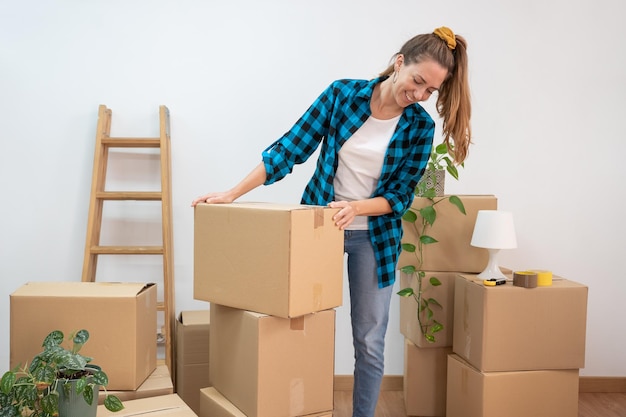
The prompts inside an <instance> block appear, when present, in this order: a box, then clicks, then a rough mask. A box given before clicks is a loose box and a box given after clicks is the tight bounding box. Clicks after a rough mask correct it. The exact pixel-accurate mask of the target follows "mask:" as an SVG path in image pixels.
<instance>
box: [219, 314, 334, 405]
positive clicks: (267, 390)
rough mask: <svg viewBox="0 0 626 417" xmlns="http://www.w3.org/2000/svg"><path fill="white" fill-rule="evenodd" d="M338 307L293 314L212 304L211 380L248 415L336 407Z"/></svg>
mask: <svg viewBox="0 0 626 417" xmlns="http://www.w3.org/2000/svg"><path fill="white" fill-rule="evenodd" d="M334 342H335V310H332V309H331V310H324V311H320V312H317V313H312V314H307V315H305V316H300V317H297V318H292V319H285V318H281V317H275V316H269V315H265V314H259V313H255V312H251V311H246V310H240V309H236V308H231V307H226V306H221V305H218V304H211V340H210V345H211V349H210V380H211V385H212V386H213V387H215V388H216V389H217V390H218V391H219V392H220V393H222V395H224V396H225V397H226V398H228V400H229V401H230V402H232V403H233V404H234V405H235V406H236V407H237V408H238V409H240V410H241V411H242V412H243V413H244V414H245V415H246V416H247V417H294V416H302V415H307V414H312V413H317V412H323V411H326V410H332V409H333V395H334V390H333V382H334V354H335V343H334Z"/></svg>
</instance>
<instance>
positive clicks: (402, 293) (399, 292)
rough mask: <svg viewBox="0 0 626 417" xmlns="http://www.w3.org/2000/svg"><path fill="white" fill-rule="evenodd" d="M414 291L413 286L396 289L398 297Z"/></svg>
mask: <svg viewBox="0 0 626 417" xmlns="http://www.w3.org/2000/svg"><path fill="white" fill-rule="evenodd" d="M414 293H415V292H414V291H413V288H405V289H402V290H400V291H398V295H399V296H400V297H410V296H412V295H413V294H414Z"/></svg>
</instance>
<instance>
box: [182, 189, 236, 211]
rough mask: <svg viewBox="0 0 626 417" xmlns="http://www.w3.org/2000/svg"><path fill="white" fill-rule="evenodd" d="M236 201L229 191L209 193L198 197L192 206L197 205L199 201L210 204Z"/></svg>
mask: <svg viewBox="0 0 626 417" xmlns="http://www.w3.org/2000/svg"><path fill="white" fill-rule="evenodd" d="M233 201H235V199H234V198H233V196H232V194H231V193H229V192H224V191H222V192H218V193H208V194H205V195H203V196H200V197H197V198H196V199H195V200H193V201H192V202H191V207H195V206H196V205H197V204H198V203H209V204H225V203H232V202H233Z"/></svg>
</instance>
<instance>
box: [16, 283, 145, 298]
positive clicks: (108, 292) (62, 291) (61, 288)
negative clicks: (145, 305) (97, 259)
mask: <svg viewBox="0 0 626 417" xmlns="http://www.w3.org/2000/svg"><path fill="white" fill-rule="evenodd" d="M153 285H155V284H154V283H145V282H69V281H63V282H28V283H26V284H24V285H22V286H21V287H20V288H18V289H17V290H16V291H15V292H14V293H13V294H11V297H23V296H26V297H58V296H63V297H79V298H85V297H98V298H108V297H114V298H120V297H136V296H137V294H140V293H142V292H143V291H145V290H146V289H147V288H149V287H151V286H153Z"/></svg>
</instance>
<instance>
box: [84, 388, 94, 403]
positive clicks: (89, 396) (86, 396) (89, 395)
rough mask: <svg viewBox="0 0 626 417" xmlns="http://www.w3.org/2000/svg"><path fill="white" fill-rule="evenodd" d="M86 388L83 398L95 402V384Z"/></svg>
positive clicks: (88, 401)
mask: <svg viewBox="0 0 626 417" xmlns="http://www.w3.org/2000/svg"><path fill="white" fill-rule="evenodd" d="M86 388H87V389H85V390H84V391H83V398H84V399H85V402H86V403H87V404H89V405H91V404H92V403H93V386H91V385H90V386H88V387H86Z"/></svg>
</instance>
